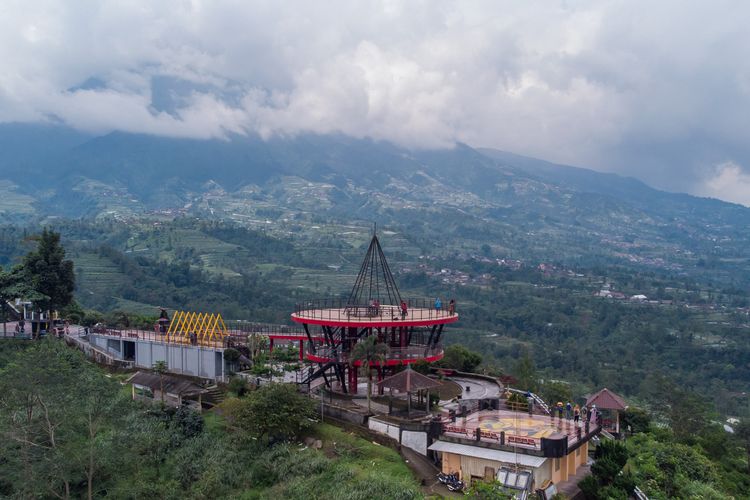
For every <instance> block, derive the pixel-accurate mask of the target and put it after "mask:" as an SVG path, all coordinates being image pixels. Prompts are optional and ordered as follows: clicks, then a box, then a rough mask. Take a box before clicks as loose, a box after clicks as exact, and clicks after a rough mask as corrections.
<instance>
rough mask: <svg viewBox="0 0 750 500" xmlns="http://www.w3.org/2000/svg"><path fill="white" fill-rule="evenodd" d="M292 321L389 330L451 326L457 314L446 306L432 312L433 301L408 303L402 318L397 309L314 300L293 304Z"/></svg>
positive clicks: (401, 313)
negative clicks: (392, 328) (394, 328)
mask: <svg viewBox="0 0 750 500" xmlns="http://www.w3.org/2000/svg"><path fill="white" fill-rule="evenodd" d="M292 321H294V322H296V323H303V324H312V325H326V326H344V327H346V326H356V327H374V328H379V327H382V328H390V327H408V326H432V325H440V324H447V323H455V322H456V321H458V314H457V313H456V312H455V311H451V310H450V309H449V308H448V305H447V304H444V307H441V308H440V309H436V308H435V307H434V301H431V300H427V299H409V300H408V301H407V310H406V314H404V313H403V311H402V310H401V306H400V305H393V304H385V305H377V306H375V305H362V304H348V303H347V302H346V301H345V300H341V299H317V300H310V301H306V302H303V303H300V304H297V305H296V307H295V311H294V313H292Z"/></svg>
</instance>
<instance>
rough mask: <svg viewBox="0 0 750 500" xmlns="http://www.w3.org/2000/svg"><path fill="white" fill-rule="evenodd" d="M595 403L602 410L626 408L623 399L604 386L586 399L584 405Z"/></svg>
mask: <svg viewBox="0 0 750 500" xmlns="http://www.w3.org/2000/svg"><path fill="white" fill-rule="evenodd" d="M591 405H596V407H597V408H601V409H603V410H626V409H627V408H628V405H627V403H625V400H624V399H622V397H621V396H618V395H617V394H615V393H614V392H612V391H610V390H609V389H607V388H606V387H605V388H604V389H602V390H601V391H599V392H597V393H596V394H594V395H592V396H591V397H589V398H588V399H587V400H586V406H591Z"/></svg>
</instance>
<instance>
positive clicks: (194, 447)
mask: <svg viewBox="0 0 750 500" xmlns="http://www.w3.org/2000/svg"><path fill="white" fill-rule="evenodd" d="M123 379H124V376H123V375H122V374H118V373H107V372H105V371H103V370H102V369H101V368H99V367H97V366H95V365H93V364H92V363H90V362H88V361H87V360H86V359H84V357H83V354H81V353H79V352H78V351H76V350H73V349H71V348H69V347H67V346H66V345H65V344H64V343H62V341H59V340H55V339H46V340H42V341H37V342H29V341H15V340H4V341H0V436H1V437H2V439H0V470H2V471H3V474H0V496H2V497H4V498H7V497H10V498H84V497H86V498H101V497H105V496H106V497H110V498H123V499H127V498H132V499H137V498H164V499H170V498H175V499H177V498H196V499H207V498H237V499H263V498H299V499H309V498H333V499H342V500H343V499H362V500H366V499H370V498H395V499H411V498H420V497H421V493H420V491H419V487H418V485H417V484H416V482H415V480H414V478H413V477H412V475H411V472H410V471H409V470H408V469H407V467H406V465H405V464H404V463H403V461H402V459H401V457H400V456H399V455H398V453H397V452H396V451H394V450H391V449H390V448H388V447H384V446H378V445H375V444H372V443H371V442H369V441H367V440H365V439H362V438H359V437H357V436H354V435H351V434H348V433H346V432H344V431H342V430H340V429H338V428H337V427H333V426H331V425H328V424H323V423H320V422H318V421H316V420H315V419H314V416H315V415H316V413H315V410H314V408H313V407H312V406H311V405H313V404H314V403H313V402H312V401H311V400H310V399H308V398H307V397H305V396H302V395H299V394H298V393H297V391H296V389H295V388H293V387H290V386H286V385H283V384H277V385H275V386H267V387H265V388H263V389H259V390H255V391H250V392H247V393H246V394H245V395H243V396H242V397H230V398H229V399H227V400H226V401H225V402H224V403H223V405H224V406H223V407H222V408H221V409H220V411H215V412H211V413H208V414H203V415H202V414H199V413H196V412H194V411H192V410H190V409H187V408H181V409H178V410H174V409H171V408H167V407H163V406H161V405H159V404H158V403H157V404H156V405H153V404H149V403H140V402H134V401H132V400H131V399H130V390H129V388H128V387H127V386H123V385H121V383H120V382H121V381H122V380H123ZM306 437H310V438H314V439H317V440H321V442H322V443H323V446H322V448H321V449H315V448H314V447H307V446H305V445H304V443H303V441H304V438H306Z"/></svg>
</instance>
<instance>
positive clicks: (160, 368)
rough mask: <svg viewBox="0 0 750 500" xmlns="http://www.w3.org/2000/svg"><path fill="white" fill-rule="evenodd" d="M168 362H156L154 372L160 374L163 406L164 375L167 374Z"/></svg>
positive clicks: (162, 402)
mask: <svg viewBox="0 0 750 500" xmlns="http://www.w3.org/2000/svg"><path fill="white" fill-rule="evenodd" d="M167 368H168V367H167V362H166V361H164V360H159V361H156V362H155V363H154V365H153V370H154V371H155V372H156V373H158V374H159V392H160V393H161V404H164V374H165V373H167Z"/></svg>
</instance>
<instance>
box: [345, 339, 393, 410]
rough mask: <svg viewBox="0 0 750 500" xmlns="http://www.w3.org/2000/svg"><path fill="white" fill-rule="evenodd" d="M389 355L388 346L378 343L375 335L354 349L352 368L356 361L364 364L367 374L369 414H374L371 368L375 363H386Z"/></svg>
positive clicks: (359, 343)
mask: <svg viewBox="0 0 750 500" xmlns="http://www.w3.org/2000/svg"><path fill="white" fill-rule="evenodd" d="M386 354H388V346H387V345H385V344H380V343H378V338H377V337H376V336H375V335H370V336H369V337H366V338H365V339H364V340H362V341H360V342H357V344H356V345H355V346H354V349H352V353H351V361H352V368H354V366H353V364H354V362H355V361H361V362H362V365H361V366H362V368H363V369H364V370H365V371H366V374H367V412H368V413H372V408H371V405H370V398H371V397H372V377H370V368H371V366H372V364H373V363H382V362H383V361H385V356H386Z"/></svg>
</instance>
